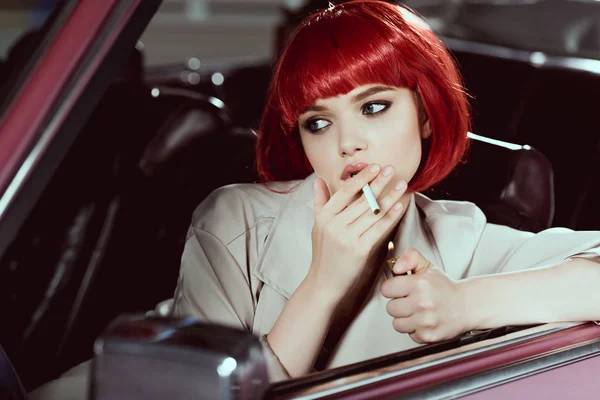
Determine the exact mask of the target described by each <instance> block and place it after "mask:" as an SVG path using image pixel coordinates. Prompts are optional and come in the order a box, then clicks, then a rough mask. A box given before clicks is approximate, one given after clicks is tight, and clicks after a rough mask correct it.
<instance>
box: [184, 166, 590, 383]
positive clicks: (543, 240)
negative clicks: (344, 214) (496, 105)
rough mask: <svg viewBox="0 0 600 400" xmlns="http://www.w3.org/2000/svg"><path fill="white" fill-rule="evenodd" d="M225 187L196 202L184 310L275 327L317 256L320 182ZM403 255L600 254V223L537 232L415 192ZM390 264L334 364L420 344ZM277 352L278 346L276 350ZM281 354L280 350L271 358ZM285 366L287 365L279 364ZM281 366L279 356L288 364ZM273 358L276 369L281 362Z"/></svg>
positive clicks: (443, 262) (434, 258)
mask: <svg viewBox="0 0 600 400" xmlns="http://www.w3.org/2000/svg"><path fill="white" fill-rule="evenodd" d="M314 179H315V175H314V174H313V175H311V176H309V177H308V178H307V179H305V180H303V181H294V182H285V183H278V184H274V185H273V186H271V188H273V189H275V190H277V191H287V190H289V189H292V188H294V187H295V186H296V187H295V189H294V190H293V191H292V192H291V193H290V194H277V193H273V192H271V191H269V190H268V189H267V188H265V187H264V186H263V185H260V184H254V185H252V184H250V185H248V184H241V185H232V186H227V187H223V188H221V189H218V190H217V191H215V192H214V193H212V195H210V196H209V197H208V198H207V199H206V200H205V201H204V202H203V203H202V204H201V205H200V206H199V207H198V208H197V209H196V211H195V212H194V216H193V222H192V225H191V227H190V230H189V232H188V237H187V242H186V245H185V249H184V252H183V257H182V263H181V274H180V278H179V284H178V288H177V291H176V293H175V307H174V312H175V314H176V315H181V316H182V315H193V316H195V317H197V318H199V319H201V320H205V321H211V322H215V323H220V324H225V325H229V326H232V327H236V328H239V329H244V330H246V331H249V332H253V333H254V334H256V335H258V336H263V335H265V334H267V333H268V332H269V331H270V330H271V328H272V327H273V325H274V323H275V321H276V320H277V318H278V317H279V315H280V313H281V312H282V310H283V308H284V307H285V305H286V303H287V301H288V299H289V298H290V296H291V295H292V293H294V291H295V290H296V288H297V287H298V286H299V285H300V283H301V282H302V280H303V279H304V278H305V276H306V274H307V272H308V269H309V267H310V264H311V255H312V247H311V230H312V226H313V221H314V214H313V212H314V210H313V198H314V197H313V196H314V189H313V182H314ZM394 245H395V252H396V253H397V254H396V255H399V254H400V253H401V252H402V251H403V250H405V249H407V248H415V249H417V250H418V251H420V252H421V253H422V254H423V256H424V257H426V258H427V259H428V260H430V261H431V262H432V263H433V264H434V265H435V266H436V267H437V268H440V269H441V270H443V271H444V272H445V273H446V274H447V275H448V276H449V277H450V278H452V279H456V280H458V279H463V278H467V277H471V276H476V275H485V274H495V273H502V272H511V271H518V270H524V269H530V268H536V267H543V266H551V265H556V264H559V263H561V262H563V261H564V260H565V259H567V258H569V257H572V256H574V255H578V256H584V257H594V258H595V257H599V256H600V247H599V246H600V232H574V231H571V230H568V229H561V228H554V229H549V230H546V231H544V232H541V233H539V234H533V233H528V232H522V231H518V230H515V229H511V228H508V227H504V226H499V225H494V224H488V223H486V219H485V216H484V214H483V212H482V211H481V210H480V209H479V208H478V207H477V206H475V205H474V204H472V203H468V202H457V201H433V200H430V199H429V198H427V197H425V196H423V195H421V194H418V193H417V194H414V195H413V196H412V198H411V200H410V203H409V206H408V208H407V210H406V213H405V215H404V217H403V219H402V221H401V223H400V226H399V229H398V232H397V234H396V237H395V239H394ZM390 277H391V272H390V271H389V269H388V268H386V267H385V266H382V268H381V270H380V273H379V275H378V277H377V279H376V281H375V284H374V287H373V290H372V291H371V293H370V294H369V298H368V300H367V302H366V305H365V306H364V307H363V308H362V310H361V311H360V313H359V314H358V315H357V316H356V318H355V319H354V320H353V321H352V323H351V325H350V326H349V327H348V329H347V330H346V332H345V333H344V335H343V336H342V338H341V339H340V341H339V342H338V345H337V347H336V348H335V349H330V350H332V353H331V354H330V355H329V361H328V364H327V366H326V367H327V368H333V367H338V366H343V365H347V364H351V363H355V362H359V361H364V360H367V359H370V358H374V357H378V356H381V355H385V354H390V353H393V352H398V351H402V350H406V349H409V348H412V347H416V346H418V344H417V343H416V342H414V341H413V340H412V339H411V338H410V336H409V335H407V334H401V333H398V332H397V331H395V330H394V329H393V327H392V317H390V316H389V315H388V314H387V312H386V304H387V302H388V301H389V299H386V298H384V297H383V296H382V294H381V292H380V288H381V284H382V283H383V281H384V280H385V279H388V278H390ZM271 356H274V355H272V354H271ZM272 361H273V360H272ZM279 366H280V365H279ZM280 367H281V366H280ZM276 369H277V368H276V366H274V365H272V377H273V378H274V379H281V378H282V376H281V373H282V372H284V371H281V368H279V371H277V370H276Z"/></svg>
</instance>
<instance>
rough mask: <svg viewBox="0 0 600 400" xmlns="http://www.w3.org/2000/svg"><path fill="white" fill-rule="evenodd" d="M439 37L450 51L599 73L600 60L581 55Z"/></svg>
mask: <svg viewBox="0 0 600 400" xmlns="http://www.w3.org/2000/svg"><path fill="white" fill-rule="evenodd" d="M440 39H441V40H442V42H444V44H445V45H446V46H447V47H448V48H449V49H450V50H452V51H461V52H466V53H472V54H479V55H483V56H488V57H495V58H500V59H506V60H513V61H521V62H524V63H526V64H529V65H531V66H533V67H536V68H558V69H566V70H571V71H582V72H588V73H591V74H594V75H600V60H594V59H591V58H583V57H569V56H554V55H550V54H547V53H544V52H542V51H532V50H518V49H511V48H509V47H504V46H499V45H495V44H487V43H478V42H471V41H468V40H463V39H455V38H450V37H445V36H443V35H441V36H440Z"/></svg>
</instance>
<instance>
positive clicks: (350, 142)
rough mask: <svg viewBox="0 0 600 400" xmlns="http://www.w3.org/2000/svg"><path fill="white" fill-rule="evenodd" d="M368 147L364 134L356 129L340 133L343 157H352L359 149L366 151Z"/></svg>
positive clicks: (340, 146) (340, 149)
mask: <svg viewBox="0 0 600 400" xmlns="http://www.w3.org/2000/svg"><path fill="white" fill-rule="evenodd" d="M367 148H368V145H367V141H366V140H365V138H364V136H363V135H361V134H360V133H359V132H357V131H356V130H351V131H346V132H342V133H340V145H339V153H340V155H341V156H342V157H344V156H347V157H352V156H353V155H355V154H356V153H357V152H359V151H364V150H366V149H367Z"/></svg>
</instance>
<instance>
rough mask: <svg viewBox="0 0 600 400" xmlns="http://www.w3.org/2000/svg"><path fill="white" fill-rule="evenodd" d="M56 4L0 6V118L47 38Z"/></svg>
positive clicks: (12, 0)
mask: <svg viewBox="0 0 600 400" xmlns="http://www.w3.org/2000/svg"><path fill="white" fill-rule="evenodd" d="M61 3H63V2H62V1H60V0H43V1H33V0H29V1H20V0H5V1H2V2H0V115H2V113H3V112H4V109H5V108H6V106H7V105H8V104H9V103H10V101H11V99H12V97H14V96H15V94H16V93H17V92H18V87H19V86H20V84H22V82H23V79H24V77H25V76H26V75H27V73H28V72H29V71H30V70H31V67H32V62H35V58H36V57H38V56H39V54H40V53H39V51H40V48H41V45H42V44H43V43H44V40H43V39H44V38H45V37H47V36H48V35H49V34H50V29H49V28H50V27H49V25H50V24H49V23H48V22H51V21H50V20H51V19H52V18H51V16H52V15H53V14H55V11H57V10H58V9H59V8H60V7H61Z"/></svg>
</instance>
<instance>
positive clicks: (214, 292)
mask: <svg viewBox="0 0 600 400" xmlns="http://www.w3.org/2000/svg"><path fill="white" fill-rule="evenodd" d="M251 279H252V277H251V274H250V273H249V272H248V271H247V269H246V268H244V267H242V266H241V265H239V263H238V262H237V261H236V259H235V257H234V256H233V255H232V254H231V252H230V251H229V250H228V248H227V246H225V244H223V243H222V242H221V241H220V240H219V238H217V237H216V236H214V235H213V234H211V233H210V232H207V231H205V230H202V229H199V228H196V227H193V226H192V227H191V228H190V230H189V232H188V235H187V241H186V243H185V247H184V250H183V255H182V259H181V269H180V274H179V281H178V284H177V289H176V291H175V296H174V303H173V308H172V312H173V315H174V316H178V317H181V316H193V317H195V318H197V319H198V320H200V321H205V322H210V323H215V324H221V325H225V326H229V327H232V328H237V329H241V330H245V331H247V332H252V326H253V322H254V310H255V308H256V296H255V295H254V294H253V293H255V290H254V288H252V284H251V283H252V281H251ZM259 339H260V342H261V344H262V347H263V350H264V355H265V357H266V361H267V368H268V371H269V378H270V380H271V382H275V381H279V380H283V379H288V378H289V374H288V373H287V371H286V369H285V367H284V366H283V364H282V363H281V362H280V361H279V359H278V358H277V356H276V355H275V353H274V352H273V350H272V349H271V348H270V346H269V345H268V342H267V340H266V337H261V338H259Z"/></svg>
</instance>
